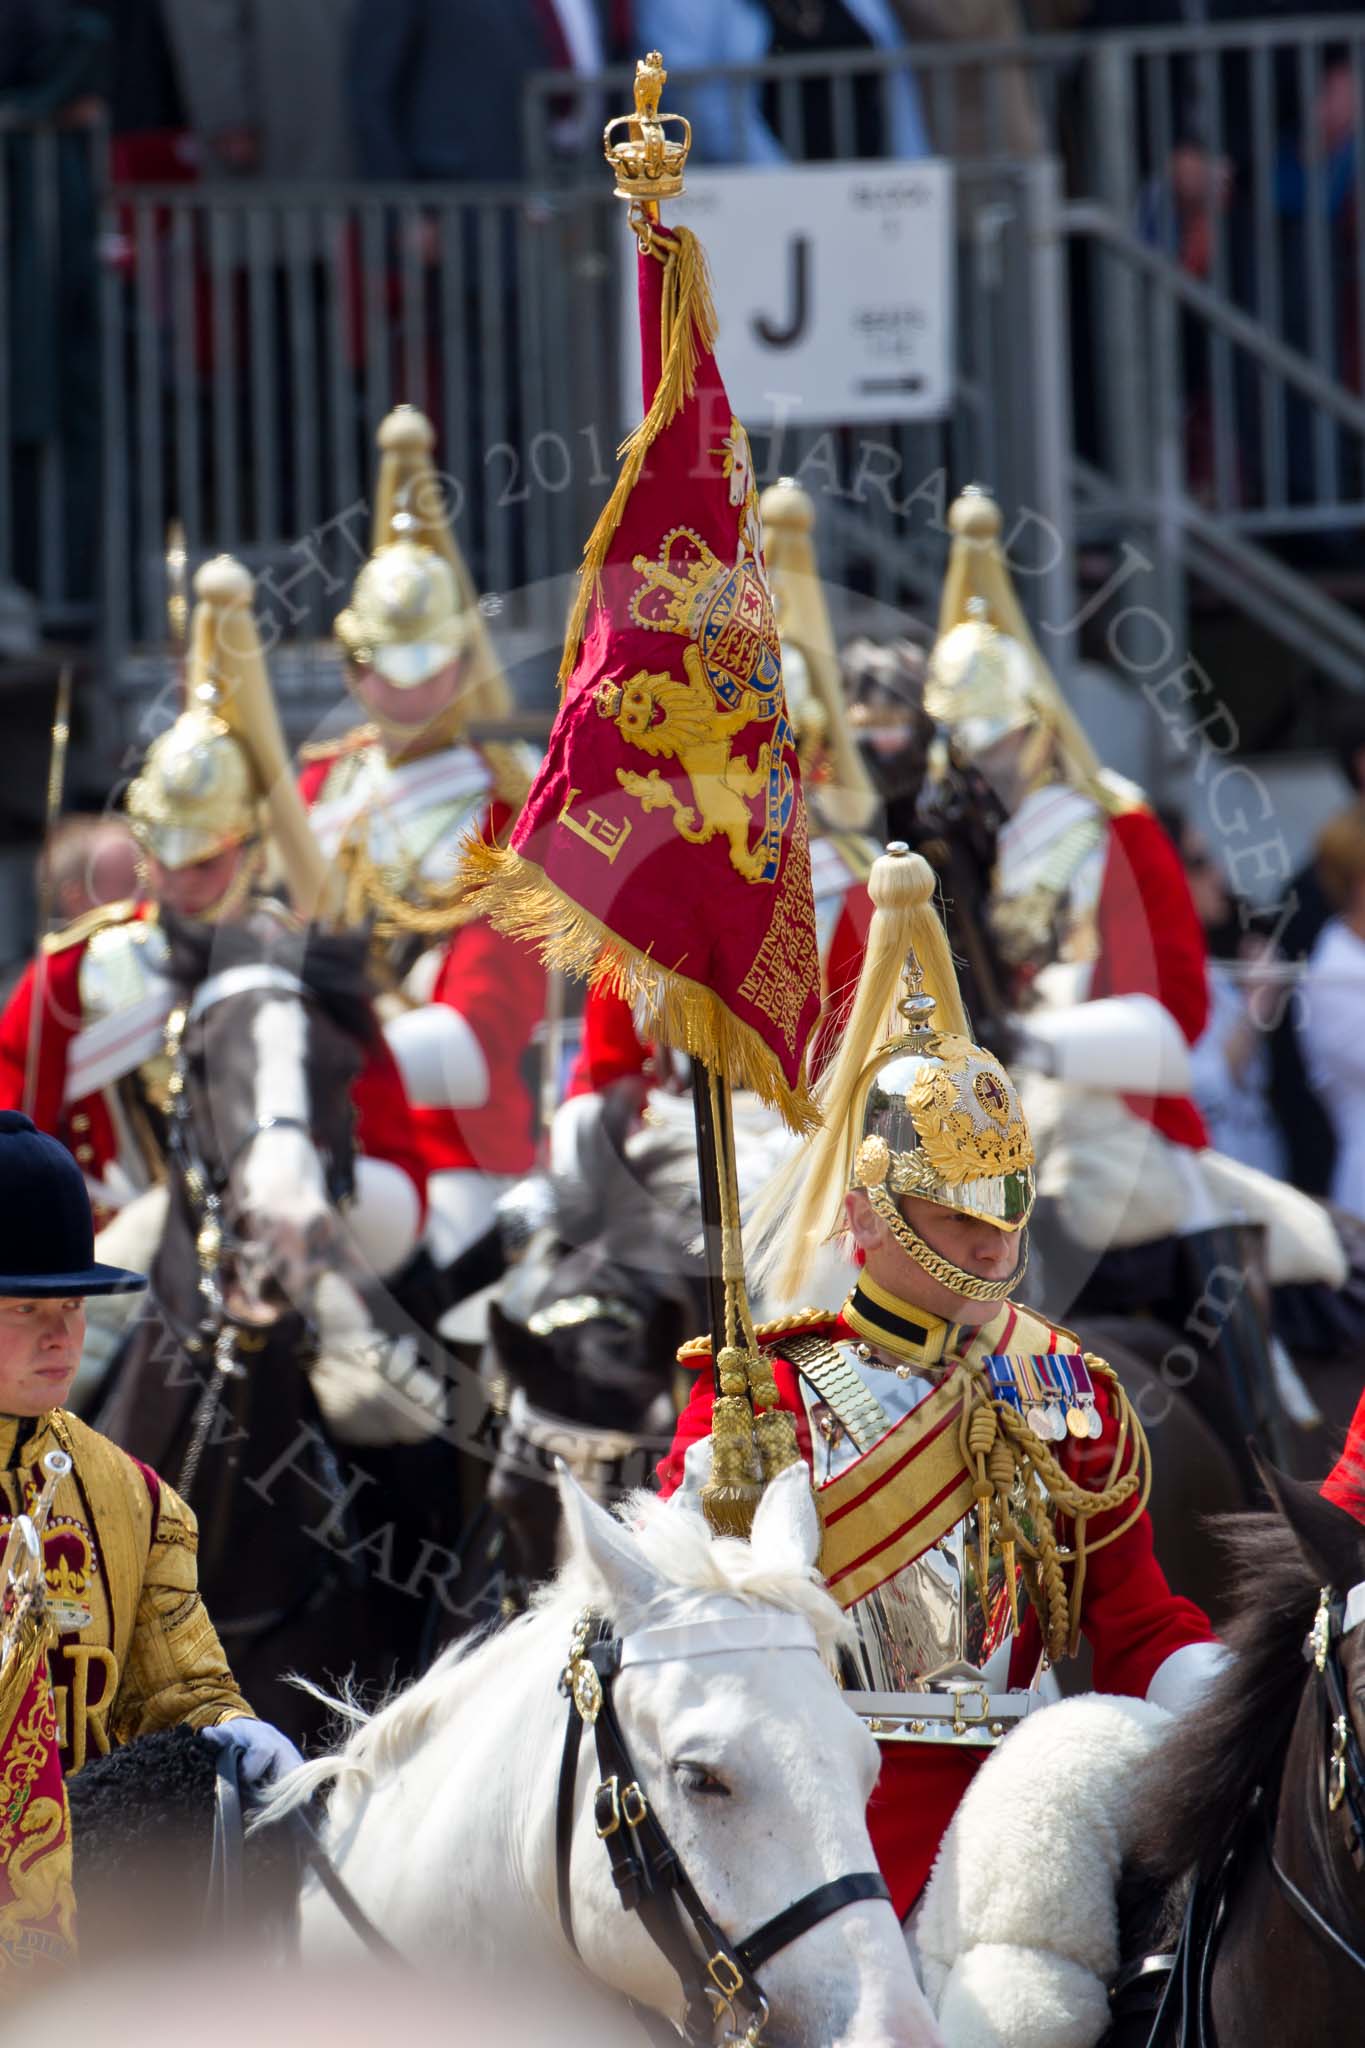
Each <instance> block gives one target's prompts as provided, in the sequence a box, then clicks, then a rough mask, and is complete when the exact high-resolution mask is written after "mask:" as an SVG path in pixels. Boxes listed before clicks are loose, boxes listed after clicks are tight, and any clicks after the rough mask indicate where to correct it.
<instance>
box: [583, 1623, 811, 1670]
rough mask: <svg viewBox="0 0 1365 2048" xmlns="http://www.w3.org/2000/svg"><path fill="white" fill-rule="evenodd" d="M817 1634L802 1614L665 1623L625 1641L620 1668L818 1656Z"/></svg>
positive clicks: (620, 1655) (623, 1638) (623, 1641)
mask: <svg viewBox="0 0 1365 2048" xmlns="http://www.w3.org/2000/svg"><path fill="white" fill-rule="evenodd" d="M819 1647H820V1646H819V1644H818V1643H817V1641H816V1639H815V1630H814V1629H813V1628H812V1627H811V1625H810V1623H809V1622H808V1621H807V1620H805V1618H804V1617H803V1616H802V1615H799V1614H727V1615H718V1616H716V1617H715V1618H714V1619H713V1620H711V1621H675V1622H661V1623H660V1624H659V1626H658V1627H657V1628H641V1629H636V1630H635V1631H634V1632H633V1633H632V1634H630V1635H628V1636H622V1638H621V1646H620V1650H619V1652H618V1656H617V1664H616V1668H617V1670H618V1671H624V1670H626V1669H627V1667H628V1666H629V1665H631V1664H668V1663H671V1662H672V1660H673V1659H674V1658H687V1659H689V1660H690V1659H691V1658H693V1657H720V1656H723V1655H724V1654H725V1653H726V1652H727V1651H733V1650H817V1651H818V1649H819Z"/></svg>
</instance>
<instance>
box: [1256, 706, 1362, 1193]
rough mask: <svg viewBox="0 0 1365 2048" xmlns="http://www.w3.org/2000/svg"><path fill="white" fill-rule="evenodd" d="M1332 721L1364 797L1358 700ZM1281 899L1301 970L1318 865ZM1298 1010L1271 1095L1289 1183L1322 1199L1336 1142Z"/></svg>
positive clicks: (1288, 951) (1351, 778)
mask: <svg viewBox="0 0 1365 2048" xmlns="http://www.w3.org/2000/svg"><path fill="white" fill-rule="evenodd" d="M1332 722H1333V726H1334V728H1335V731H1334V737H1335V742H1336V757H1337V765H1338V767H1339V768H1340V770H1341V774H1342V778H1343V780H1344V782H1345V784H1346V787H1347V789H1348V790H1351V791H1353V792H1354V793H1355V794H1356V795H1357V796H1365V709H1362V707H1361V704H1360V700H1359V699H1358V698H1355V697H1352V698H1348V699H1347V700H1345V701H1344V702H1343V703H1342V704H1341V705H1340V706H1339V707H1338V708H1337V710H1336V711H1335V713H1334V714H1333V720H1332ZM1285 900H1286V902H1288V903H1291V904H1293V905H1295V909H1294V914H1293V916H1292V917H1291V918H1290V919H1289V921H1288V923H1287V924H1286V925H1285V927H1284V929H1283V931H1282V932H1281V934H1280V945H1281V948H1282V950H1283V953H1284V957H1285V959H1286V960H1288V961H1290V962H1291V963H1293V964H1294V965H1296V966H1297V967H1299V968H1300V969H1302V968H1303V967H1304V966H1305V965H1306V964H1307V961H1308V957H1309V955H1310V954H1311V953H1312V951H1313V947H1314V946H1315V944H1316V943H1317V940H1318V936H1319V934H1320V933H1321V931H1322V929H1323V926H1324V925H1325V924H1326V923H1327V920H1328V918H1329V917H1331V915H1332V911H1333V905H1332V903H1331V902H1330V901H1329V899H1328V896H1327V893H1326V891H1325V889H1324V888H1323V884H1322V879H1321V876H1320V874H1319V870H1318V865H1317V862H1316V860H1310V861H1308V862H1307V863H1306V865H1305V866H1304V867H1303V868H1301V869H1300V871H1299V873H1298V874H1296V875H1295V876H1294V878H1293V880H1292V881H1291V882H1290V884H1289V887H1288V889H1287V890H1286V891H1285ZM1302 1010H1303V1005H1302V1001H1299V1002H1296V1003H1292V1004H1289V1005H1287V1006H1286V1007H1285V1008H1284V1011H1283V1014H1282V1016H1281V1019H1280V1022H1279V1024H1278V1025H1277V1027H1276V1029H1275V1031H1274V1033H1273V1034H1272V1036H1271V1040H1270V1061H1271V1089H1270V1093H1271V1101H1272V1103H1273V1105H1274V1109H1275V1115H1276V1118H1277V1119H1278V1122H1279V1126H1280V1131H1281V1134H1282V1136H1283V1138H1284V1144H1285V1151H1286V1153H1287V1156H1288V1161H1289V1167H1288V1171H1289V1178H1290V1179H1291V1180H1292V1181H1293V1183H1294V1185H1295V1187H1299V1188H1302V1189H1303V1191H1304V1193H1305V1194H1309V1195H1325V1194H1326V1193H1327V1191H1328V1189H1329V1188H1330V1187H1331V1185H1332V1172H1333V1168H1334V1166H1335V1163H1336V1138H1335V1135H1334V1133H1333V1129H1332V1123H1331V1119H1330V1118H1329V1117H1328V1115H1327V1112H1326V1110H1325V1109H1324V1107H1323V1105H1322V1103H1321V1102H1320V1101H1319V1100H1318V1097H1317V1094H1316V1092H1315V1090H1314V1088H1313V1086H1312V1084H1311V1083H1310V1081H1309V1078H1308V1067H1307V1061H1306V1057H1305V1051H1304V1046H1303V1042H1302V1030H1301V1018H1302Z"/></svg>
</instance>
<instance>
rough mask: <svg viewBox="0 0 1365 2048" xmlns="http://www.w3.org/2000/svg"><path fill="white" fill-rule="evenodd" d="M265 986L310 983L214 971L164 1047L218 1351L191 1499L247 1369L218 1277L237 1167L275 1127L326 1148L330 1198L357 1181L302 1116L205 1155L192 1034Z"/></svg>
mask: <svg viewBox="0 0 1365 2048" xmlns="http://www.w3.org/2000/svg"><path fill="white" fill-rule="evenodd" d="M266 990H273V991H275V992H277V993H279V994H282V995H289V996H294V997H297V998H302V997H304V996H306V995H307V993H308V989H307V985H306V984H305V983H304V982H303V981H301V980H300V979H299V977H298V975H296V974H293V973H291V972H290V971H289V970H288V969H287V968H284V967H276V966H272V965H271V964H270V963H269V962H267V961H260V962H250V961H247V962H243V963H242V964H241V965H240V966H237V967H225V968H224V969H223V970H222V971H221V972H220V973H218V974H211V975H209V976H208V978H207V979H206V980H205V981H202V982H201V983H200V984H199V987H198V988H197V989H196V990H195V992H194V994H193V996H192V997H191V998H190V1001H189V1003H188V1004H178V1005H177V1006H176V1008H175V1009H173V1010H172V1011H171V1014H170V1016H169V1017H168V1018H167V1019H166V1031H165V1049H166V1053H167V1056H168V1057H169V1059H170V1062H171V1074H170V1081H169V1086H168V1093H169V1098H170V1112H169V1117H168V1121H167V1133H166V1148H167V1152H168V1154H169V1156H170V1158H171V1160H172V1162H173V1164H174V1166H175V1168H176V1170H177V1172H178V1174H179V1176H180V1181H181V1185H182V1187H183V1188H184V1191H185V1199H186V1203H187V1206H188V1208H189V1213H190V1220H191V1225H192V1228H193V1231H194V1248H195V1259H196V1263H197V1266H198V1286H199V1294H200V1298H201V1300H202V1302H203V1316H202V1319H201V1322H200V1326H199V1330H198V1333H197V1336H196V1339H195V1340H194V1341H195V1342H196V1344H197V1345H198V1347H199V1348H201V1349H205V1348H208V1347H209V1346H210V1345H211V1347H212V1350H213V1371H212V1373H211V1375H210V1378H209V1380H208V1383H207V1385H206V1386H205V1388H204V1391H203V1393H202V1394H201V1396H200V1398H199V1401H198V1403H197V1405H196V1408H195V1412H194V1418H193V1421H192V1422H191V1425H190V1434H189V1439H188V1442H187V1444H186V1447H185V1455H184V1457H183V1459H182V1460H181V1465H180V1471H179V1473H178V1474H177V1477H176V1490H177V1491H178V1492H179V1493H180V1494H182V1495H183V1496H184V1497H185V1498H186V1499H188V1498H189V1496H190V1492H191V1489H192V1488H193V1485H194V1481H195V1477H196V1475H197V1473H198V1470H199V1465H200V1461H201V1459H202V1458H203V1455H204V1451H205V1448H206V1447H207V1444H208V1440H209V1436H210V1433H211V1432H212V1429H213V1426H214V1422H215V1420H216V1418H217V1415H218V1410H219V1408H220V1406H221V1404H222V1399H223V1389H224V1386H225V1384H226V1382H227V1381H228V1380H230V1379H234V1378H240V1377H241V1374H242V1367H241V1366H240V1365H239V1364H238V1363H237V1360H236V1358H235V1357H234V1355H233V1352H234V1343H235V1330H234V1326H233V1323H232V1320H231V1318H230V1317H229V1315H228V1313H227V1309H226V1306H225V1304H224V1301H223V1294H222V1289H221V1287H220V1285H219V1280H218V1275H219V1271H220V1268H221V1265H222V1259H223V1254H224V1253H225V1252H226V1251H228V1250H231V1249H236V1248H238V1247H239V1246H240V1239H239V1238H238V1237H237V1236H236V1235H235V1233H233V1232H232V1231H231V1230H230V1228H229V1226H228V1224H227V1222H226V1217H225V1210H224V1203H223V1197H224V1195H225V1194H226V1191H227V1188H228V1184H229V1182H230V1180H231V1177H232V1170H233V1168H234V1167H235V1165H236V1164H237V1161H238V1160H239V1159H240V1158H241V1156H242V1154H243V1152H245V1151H246V1149H247V1147H248V1146H249V1145H251V1144H253V1143H254V1141H255V1140H256V1139H257V1138H259V1137H262V1136H264V1135H265V1134H266V1133H267V1132H269V1131H280V1130H296V1131H299V1132H301V1133H302V1134H303V1136H304V1137H306V1138H307V1140H308V1142H309V1143H310V1144H311V1145H314V1147H315V1149H317V1150H319V1151H321V1152H322V1154H323V1159H324V1164H325V1171H326V1175H327V1192H328V1198H329V1200H331V1201H332V1202H333V1203H340V1202H342V1201H344V1200H345V1199H346V1198H347V1197H348V1196H349V1195H350V1194H351V1193H352V1192H353V1191H354V1185H355V1162H354V1158H353V1157H352V1156H350V1155H349V1154H348V1155H347V1156H346V1157H345V1158H344V1159H341V1160H337V1159H335V1158H334V1157H333V1155H332V1153H331V1151H330V1149H329V1148H327V1147H318V1146H317V1144H316V1139H315V1138H314V1135H313V1131H312V1127H311V1125H310V1124H309V1123H308V1122H307V1120H306V1119H305V1118H302V1117H295V1116H269V1115H266V1116H257V1117H255V1118H253V1119H252V1122H251V1124H250V1125H249V1126H248V1128H247V1129H246V1130H245V1131H244V1132H243V1134H242V1136H241V1137H240V1138H239V1139H238V1141H237V1143H236V1144H235V1145H234V1146H233V1147H232V1150H231V1151H230V1153H229V1154H228V1155H227V1156H226V1158H224V1159H223V1160H222V1161H220V1163H219V1164H218V1166H217V1167H216V1168H215V1167H210V1166H209V1164H208V1162H207V1161H206V1160H205V1158H204V1155H203V1152H202V1149H201V1147H200V1145H199V1142H198V1138H197V1135H196V1133H195V1128H194V1117H193V1113H192V1111H191V1107H190V1093H189V1062H188V1058H187V1055H186V1052H185V1035H186V1032H187V1031H188V1029H189V1027H190V1025H191V1024H192V1023H196V1022H197V1021H198V1020H199V1019H200V1018H201V1017H203V1016H204V1014H205V1013H206V1012H207V1011H208V1010H211V1009H212V1008H213V1007H214V1005H215V1004H216V1003H221V1002H224V1001H226V1000H227V999H228V998H229V997H230V996H238V995H250V994H252V993H254V992H256V991H266Z"/></svg>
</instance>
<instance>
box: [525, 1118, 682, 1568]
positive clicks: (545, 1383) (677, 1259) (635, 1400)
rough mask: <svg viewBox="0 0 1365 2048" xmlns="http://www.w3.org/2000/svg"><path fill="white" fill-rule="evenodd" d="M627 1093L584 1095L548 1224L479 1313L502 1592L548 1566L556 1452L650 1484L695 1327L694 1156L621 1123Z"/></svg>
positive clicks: (555, 1525) (627, 1483) (575, 1463)
mask: <svg viewBox="0 0 1365 2048" xmlns="http://www.w3.org/2000/svg"><path fill="white" fill-rule="evenodd" d="M639 1107H640V1090H639V1088H638V1086H637V1085H636V1084H635V1083H634V1082H633V1081H626V1082H620V1083H617V1084H616V1086H615V1087H614V1088H612V1089H610V1090H608V1091H607V1093H606V1094H605V1095H604V1096H602V1097H600V1098H598V1099H596V1100H595V1101H594V1102H592V1103H591V1104H586V1103H585V1105H584V1113H583V1119H582V1121H581V1123H580V1125H579V1128H578V1138H579V1146H578V1159H577V1165H576V1170H575V1171H574V1172H572V1173H560V1174H557V1175H554V1176H552V1177H551V1178H550V1181H549V1184H548V1189H547V1194H548V1200H549V1216H548V1220H547V1221H546V1222H545V1223H544V1224H543V1226H542V1227H541V1228H540V1229H539V1230H538V1232H537V1233H536V1235H535V1236H534V1238H533V1239H532V1240H531V1243H530V1244H529V1245H528V1247H527V1250H526V1253H525V1256H524V1258H523V1260H522V1262H521V1264H520V1265H519V1266H517V1267H515V1268H514V1269H513V1272H512V1275H511V1277H510V1279H509V1282H508V1284H507V1286H506V1288H505V1289H504V1293H503V1298H502V1301H501V1304H498V1303H495V1304H494V1305H493V1307H492V1309H491V1311H490V1317H489V1352H490V1358H489V1370H490V1372H491V1374H492V1375H493V1376H494V1377H495V1379H500V1380H501V1381H502V1382H503V1383H504V1385H505V1388H506V1399H507V1406H508V1411H509V1412H508V1415H507V1420H506V1423H505V1425H504V1427H503V1430H502V1434H501V1439H500V1442H499V1447H498V1455H497V1459H496V1462H495V1464H494V1467H493V1476H492V1480H491V1482H490V1485H489V1495H488V1498H489V1502H490V1504H491V1506H492V1507H493V1508H495V1509H496V1511H497V1513H498V1514H499V1516H500V1517H501V1519H502V1522H503V1526H504V1529H505V1532H506V1555H505V1560H504V1562H505V1568H506V1571H507V1576H508V1582H509V1587H510V1589H511V1590H512V1592H513V1595H514V1597H517V1596H521V1595H524V1591H525V1589H526V1588H527V1587H529V1586H530V1585H533V1584H535V1583H536V1582H537V1581H539V1580H541V1579H544V1578H547V1577H548V1576H549V1575H550V1573H551V1572H552V1571H553V1570H554V1567H555V1561H556V1559H555V1552H556V1546H557V1542H558V1536H559V1495H558V1492H557V1491H556V1488H555V1485H554V1466H555V1462H556V1460H557V1459H560V1458H562V1459H563V1460H564V1462H565V1463H566V1464H567V1465H568V1466H569V1467H570V1469H571V1470H572V1471H573V1472H574V1474H575V1477H576V1478H577V1479H578V1480H579V1482H580V1484H582V1485H583V1486H585V1487H586V1488H587V1489H588V1490H589V1492H591V1493H593V1494H594V1495H595V1497H596V1498H598V1499H599V1500H603V1501H611V1500H615V1499H617V1498H619V1497H620V1495H621V1494H623V1493H624V1492H626V1491H627V1490H628V1489H629V1488H630V1487H632V1486H640V1485H645V1484H647V1483H648V1480H649V1476H650V1473H651V1471H652V1469H653V1466H654V1464H655V1462H656V1461H657V1460H658V1458H659V1457H661V1456H662V1454H663V1452H664V1451H665V1450H666V1449H667V1448H668V1445H669V1443H670V1442H671V1440H672V1435H673V1424H674V1421H675V1418H676V1413H677V1409H676V1404H675V1399H674V1394H675V1379H676V1367H675V1359H676V1355H677V1351H678V1346H679V1345H680V1344H681V1343H682V1342H683V1341H684V1339H686V1338H688V1337H691V1336H693V1335H695V1333H696V1332H697V1330H699V1329H702V1328H704V1327H705V1322H706V1314H707V1307H706V1281H705V1272H704V1268H703V1265H702V1258H701V1250H700V1243H699V1239H700V1234H701V1212H700V1205H699V1201H698V1195H697V1181H696V1158H695V1154H694V1152H693V1151H692V1149H691V1147H690V1146H684V1145H680V1144H679V1143H678V1142H677V1141H676V1140H674V1139H672V1138H670V1137H667V1136H665V1135H663V1134H662V1133H660V1132H657V1131H652V1130H650V1129H649V1127H648V1126H647V1125H646V1126H644V1127H643V1128H640V1129H634V1128H633V1127H634V1126H635V1123H636V1120H637V1116H638V1111H639Z"/></svg>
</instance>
